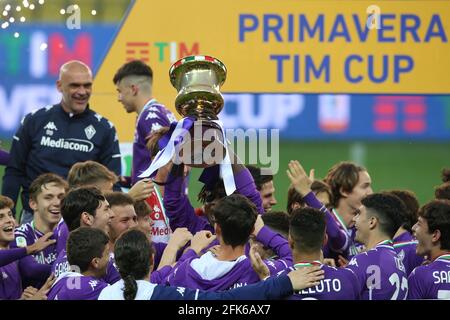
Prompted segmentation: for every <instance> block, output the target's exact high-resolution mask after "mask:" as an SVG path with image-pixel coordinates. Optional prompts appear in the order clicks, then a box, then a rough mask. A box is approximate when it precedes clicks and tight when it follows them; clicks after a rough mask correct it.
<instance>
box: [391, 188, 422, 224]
mask: <svg viewBox="0 0 450 320" xmlns="http://www.w3.org/2000/svg"><path fill="white" fill-rule="evenodd" d="M387 192H388V193H391V194H393V195H394V196H397V197H399V198H400V200H402V201H403V203H404V204H405V206H406V211H405V214H406V215H405V219H406V220H405V223H403V225H402V227H403V228H405V229H406V230H408V232H412V230H411V228H412V226H413V225H415V224H416V222H417V216H418V212H419V207H420V205H419V201H418V200H417V197H416V195H415V194H414V192H412V191H410V190H389V191H387Z"/></svg>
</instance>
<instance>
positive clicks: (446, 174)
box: [441, 168, 450, 182]
mask: <svg viewBox="0 0 450 320" xmlns="http://www.w3.org/2000/svg"><path fill="white" fill-rule="evenodd" d="M441 176H442V182H450V168H443V169H442V172H441Z"/></svg>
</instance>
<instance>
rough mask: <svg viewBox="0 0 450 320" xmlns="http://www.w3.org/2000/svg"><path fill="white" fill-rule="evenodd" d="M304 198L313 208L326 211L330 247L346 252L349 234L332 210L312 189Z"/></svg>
mask: <svg viewBox="0 0 450 320" xmlns="http://www.w3.org/2000/svg"><path fill="white" fill-rule="evenodd" d="M303 200H305V202H306V204H307V205H308V206H310V207H311V208H315V209H319V210H320V211H322V212H324V213H325V219H326V223H327V229H326V233H327V236H328V242H329V246H330V248H332V249H333V250H335V251H338V252H345V251H346V250H347V249H348V246H349V244H350V239H349V236H348V235H347V234H346V233H345V231H344V230H342V229H341V228H340V227H339V225H338V224H337V222H336V220H335V219H334V218H333V216H332V214H331V212H330V211H329V210H328V209H327V208H326V207H325V206H324V205H323V204H322V203H321V202H320V201H319V200H317V198H316V196H315V195H314V193H313V192H312V191H311V192H310V193H308V194H307V195H306V196H304V197H303Z"/></svg>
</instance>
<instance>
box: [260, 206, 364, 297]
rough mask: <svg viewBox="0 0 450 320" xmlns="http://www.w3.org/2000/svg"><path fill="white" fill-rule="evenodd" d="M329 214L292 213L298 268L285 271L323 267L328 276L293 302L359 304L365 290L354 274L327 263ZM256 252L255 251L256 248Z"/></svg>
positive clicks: (291, 229) (291, 233) (291, 236)
mask: <svg viewBox="0 0 450 320" xmlns="http://www.w3.org/2000/svg"><path fill="white" fill-rule="evenodd" d="M325 229H326V219H325V214H324V213H323V212H321V211H319V210H318V209H313V208H301V209H296V210H294V211H293V212H292V213H291V220H290V225H289V245H290V247H291V249H292V254H293V258H294V266H293V267H291V268H289V269H288V270H286V271H284V272H285V273H287V272H289V270H295V269H299V268H303V267H308V266H314V265H317V266H320V267H321V269H322V270H323V271H324V272H325V274H324V277H325V278H324V279H323V280H321V281H320V284H319V285H317V286H315V287H311V288H308V289H304V290H301V291H298V292H296V293H295V294H294V295H292V296H291V297H289V299H291V300H359V298H360V294H361V292H360V290H361V287H360V285H359V281H358V278H357V277H356V275H355V273H354V272H353V271H352V270H349V269H345V268H334V267H330V266H327V265H325V264H324V263H323V254H322V246H323V245H324V243H325V242H326V241H327V236H326V232H325ZM252 250H253V248H252Z"/></svg>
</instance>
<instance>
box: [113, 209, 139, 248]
mask: <svg viewBox="0 0 450 320" xmlns="http://www.w3.org/2000/svg"><path fill="white" fill-rule="evenodd" d="M111 209H112V211H113V217H112V218H111V223H110V225H109V238H110V239H111V241H113V242H114V241H115V240H116V239H117V238H118V237H119V236H120V235H121V234H122V233H123V232H125V231H127V230H128V229H130V228H133V227H136V226H137V215H136V211H135V210H134V207H133V205H131V204H128V205H120V206H119V205H116V206H112V208H111Z"/></svg>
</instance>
